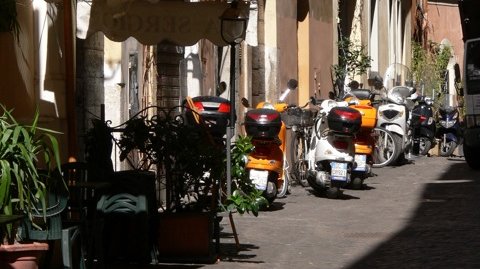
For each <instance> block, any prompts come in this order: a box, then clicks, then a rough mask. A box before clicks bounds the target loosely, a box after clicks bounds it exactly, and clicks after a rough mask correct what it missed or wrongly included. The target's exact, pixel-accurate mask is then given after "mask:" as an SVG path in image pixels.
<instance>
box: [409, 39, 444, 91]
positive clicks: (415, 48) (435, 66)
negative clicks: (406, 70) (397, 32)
mask: <svg viewBox="0 0 480 269" xmlns="http://www.w3.org/2000/svg"><path fill="white" fill-rule="evenodd" d="M451 57H452V51H451V48H450V47H448V46H441V45H440V44H438V43H435V42H430V43H429V47H428V48H424V47H422V45H421V44H419V43H416V42H414V43H413V44H412V66H411V70H412V73H413V78H414V80H415V82H416V84H417V85H416V87H417V88H418V89H419V91H420V90H421V89H422V88H423V94H424V95H429V96H432V95H433V93H434V91H435V92H436V93H442V87H443V86H444V83H445V71H446V69H447V65H448V62H449V61H450V58H451Z"/></svg>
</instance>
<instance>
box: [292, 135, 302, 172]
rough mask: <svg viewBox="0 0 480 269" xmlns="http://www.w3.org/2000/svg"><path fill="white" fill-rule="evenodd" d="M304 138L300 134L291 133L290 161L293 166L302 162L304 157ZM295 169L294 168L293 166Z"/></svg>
mask: <svg viewBox="0 0 480 269" xmlns="http://www.w3.org/2000/svg"><path fill="white" fill-rule="evenodd" d="M305 152H306V149H305V136H304V135H303V134H302V133H300V132H292V139H291V141H290V160H291V163H293V164H295V163H297V162H298V161H300V160H303V156H305ZM293 168H295V166H293Z"/></svg>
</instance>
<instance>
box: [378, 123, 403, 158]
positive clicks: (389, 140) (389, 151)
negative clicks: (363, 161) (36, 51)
mask: <svg viewBox="0 0 480 269" xmlns="http://www.w3.org/2000/svg"><path fill="white" fill-rule="evenodd" d="M372 132H373V133H372V135H373V139H374V141H375V145H374V150H373V153H372V158H373V165H372V166H373V167H384V166H387V165H389V164H391V163H392V162H393V161H394V160H395V159H396V157H397V155H398V151H399V149H400V148H399V147H398V145H397V142H395V139H394V137H393V134H392V132H390V131H388V130H387V129H385V128H383V127H376V128H374V129H373V131H372Z"/></svg>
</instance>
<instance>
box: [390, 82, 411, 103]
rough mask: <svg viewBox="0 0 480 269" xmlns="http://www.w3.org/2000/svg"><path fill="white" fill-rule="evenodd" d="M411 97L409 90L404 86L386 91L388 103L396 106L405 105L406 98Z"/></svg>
mask: <svg viewBox="0 0 480 269" xmlns="http://www.w3.org/2000/svg"><path fill="white" fill-rule="evenodd" d="M410 95H411V89H410V88H409V87H405V86H396V87H393V88H391V89H390V90H388V93H387V98H388V101H390V102H393V103H395V104H398V105H404V104H405V103H406V100H407V97H409V96H410Z"/></svg>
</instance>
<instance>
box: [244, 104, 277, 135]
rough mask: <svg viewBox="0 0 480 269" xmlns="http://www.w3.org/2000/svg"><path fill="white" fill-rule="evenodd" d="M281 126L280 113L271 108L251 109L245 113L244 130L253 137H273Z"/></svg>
mask: <svg viewBox="0 0 480 269" xmlns="http://www.w3.org/2000/svg"><path fill="white" fill-rule="evenodd" d="M280 127H282V120H281V117H280V113H278V112H277V111H276V110H273V109H265V108H257V109H252V110H250V111H248V112H247V114H246V115H245V131H246V132H247V135H248V136H251V137H253V138H263V139H275V138H276V137H277V136H278V133H279V132H280Z"/></svg>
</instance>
